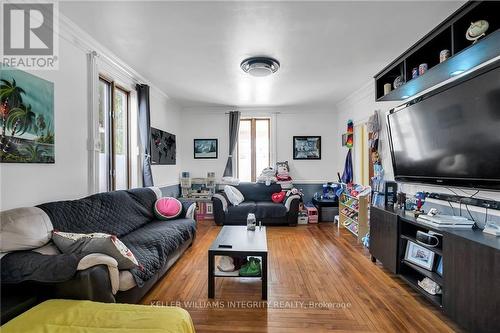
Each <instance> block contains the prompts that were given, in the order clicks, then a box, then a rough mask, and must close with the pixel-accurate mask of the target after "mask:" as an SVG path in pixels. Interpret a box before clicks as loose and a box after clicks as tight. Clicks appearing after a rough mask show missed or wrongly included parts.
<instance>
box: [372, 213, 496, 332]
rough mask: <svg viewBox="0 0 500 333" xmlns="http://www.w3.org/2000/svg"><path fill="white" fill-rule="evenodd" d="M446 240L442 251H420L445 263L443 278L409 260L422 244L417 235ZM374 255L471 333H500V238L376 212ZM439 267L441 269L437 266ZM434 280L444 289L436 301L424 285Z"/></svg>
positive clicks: (401, 215) (374, 218)
mask: <svg viewBox="0 0 500 333" xmlns="http://www.w3.org/2000/svg"><path fill="white" fill-rule="evenodd" d="M418 230H421V231H424V232H425V231H429V230H432V231H435V232H438V233H440V234H441V235H442V240H441V242H440V246H441V247H437V248H433V247H430V246H425V245H422V244H420V243H418V244H419V245H421V246H423V247H425V248H427V249H429V250H431V251H434V252H435V257H436V258H437V257H441V258H442V260H443V271H442V276H440V275H439V274H437V273H436V271H435V269H434V270H432V271H431V270H426V269H424V268H422V267H420V266H417V265H415V264H413V263H411V262H408V261H406V260H405V251H406V245H407V243H408V242H409V241H412V242H415V243H416V238H415V237H416V236H415V235H416V232H417V231H418ZM370 254H371V255H372V261H376V260H378V261H380V262H382V264H383V265H384V266H385V267H386V268H387V269H388V270H389V271H391V272H393V273H394V274H397V275H398V276H399V277H400V278H401V279H402V280H403V281H405V282H406V283H407V284H408V285H409V286H410V287H411V288H413V289H414V290H416V291H417V292H418V293H419V294H421V295H422V296H423V297H424V298H425V299H427V300H428V301H429V302H431V303H432V304H434V305H435V306H438V307H439V308H440V309H441V310H442V311H443V312H444V313H445V314H446V315H447V316H449V317H450V318H451V319H453V320H454V321H455V322H457V323H458V324H459V325H460V326H462V327H463V328H465V329H466V330H467V331H471V332H488V333H489V332H491V333H493V332H495V333H496V332H498V328H500V316H498V314H497V312H498V308H499V307H500V287H499V284H498V283H499V281H500V237H494V236H492V235H488V234H484V233H483V232H482V231H480V230H472V229H469V230H464V229H449V228H437V227H431V226H428V225H426V224H424V223H421V222H419V221H417V219H416V218H415V217H414V216H413V215H412V214H408V213H405V212H404V211H392V210H386V209H383V208H380V207H375V206H372V207H371V208H370ZM434 266H435V265H434ZM424 277H428V278H430V279H431V280H433V281H435V282H436V283H437V284H439V285H440V286H441V289H442V295H431V294H429V293H427V292H426V291H425V290H423V289H422V288H421V287H420V286H419V285H418V281H420V280H422V279H423V278H424Z"/></svg>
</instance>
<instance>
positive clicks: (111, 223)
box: [38, 188, 196, 287]
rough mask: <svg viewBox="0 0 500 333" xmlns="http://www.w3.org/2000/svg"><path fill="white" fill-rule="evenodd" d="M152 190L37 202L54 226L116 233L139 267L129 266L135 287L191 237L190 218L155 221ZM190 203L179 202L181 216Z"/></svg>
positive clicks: (75, 231)
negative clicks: (180, 203)
mask: <svg viewBox="0 0 500 333" xmlns="http://www.w3.org/2000/svg"><path fill="white" fill-rule="evenodd" d="M156 199H157V198H156V194H155V193H154V192H153V191H152V190H151V189H148V188H136V189H132V190H127V191H115V192H106V193H99V194H94V195H91V196H89V197H86V198H83V199H79V200H70V201H58V202H50V203H46V204H42V205H39V206H38V207H39V208H41V209H42V210H43V211H45V212H46V213H47V215H48V216H49V217H50V220H51V221H52V224H53V226H54V229H55V230H59V231H63V232H74V233H85V234H88V233H94V232H102V233H107V234H111V235H116V236H118V238H119V239H120V240H121V241H122V242H123V243H124V244H125V245H126V246H127V247H128V248H129V249H130V250H131V251H132V253H133V254H134V256H135V257H136V259H137V261H138V262H139V265H140V266H139V267H137V268H134V269H132V270H131V273H132V275H133V276H134V278H135V281H136V283H137V285H138V286H139V287H141V286H142V285H143V284H144V281H147V280H149V279H150V278H151V277H153V276H154V274H156V273H157V272H158V271H159V270H160V268H161V267H163V265H164V264H165V263H166V261H167V257H168V255H169V254H171V253H172V252H174V251H175V250H176V249H177V248H179V247H180V246H181V245H182V244H183V243H184V242H186V241H188V240H189V239H190V238H193V237H194V234H195V232H196V223H195V222H194V221H193V220H191V219H184V218H180V219H175V220H170V221H156V217H155V216H154V204H155V202H156ZM189 204H190V203H183V206H184V207H183V212H182V216H184V215H185V211H186V209H187V207H188V205H189Z"/></svg>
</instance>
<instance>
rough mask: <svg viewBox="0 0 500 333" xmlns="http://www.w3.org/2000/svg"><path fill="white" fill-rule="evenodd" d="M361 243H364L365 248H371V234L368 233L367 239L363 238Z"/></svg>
mask: <svg viewBox="0 0 500 333" xmlns="http://www.w3.org/2000/svg"><path fill="white" fill-rule="evenodd" d="M361 242H362V243H363V246H364V247H367V248H369V247H370V233H367V234H366V235H365V237H363V238H361Z"/></svg>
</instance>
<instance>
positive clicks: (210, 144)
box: [193, 139, 218, 159]
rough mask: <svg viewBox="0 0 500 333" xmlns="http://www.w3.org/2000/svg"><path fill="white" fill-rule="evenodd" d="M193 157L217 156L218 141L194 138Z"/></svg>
mask: <svg viewBox="0 0 500 333" xmlns="http://www.w3.org/2000/svg"><path fill="white" fill-rule="evenodd" d="M193 151H194V158H195V159H202V158H214V159H215V158H217V152H218V141H217V139H194V144H193Z"/></svg>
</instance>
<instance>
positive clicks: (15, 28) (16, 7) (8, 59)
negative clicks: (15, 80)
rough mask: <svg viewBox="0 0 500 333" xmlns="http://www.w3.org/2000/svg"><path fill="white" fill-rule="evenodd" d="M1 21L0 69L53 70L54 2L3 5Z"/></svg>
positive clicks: (55, 22)
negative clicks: (0, 49)
mask: <svg viewBox="0 0 500 333" xmlns="http://www.w3.org/2000/svg"><path fill="white" fill-rule="evenodd" d="M2 21H3V23H2V28H3V32H2V37H3V38H2V39H3V42H2V64H3V65H4V66H3V67H4V69H6V68H8V67H11V68H17V69H57V51H58V48H57V46H58V43H57V42H58V35H57V34H56V32H57V28H58V22H57V3H55V2H47V1H44V2H36V3H26V2H13V1H11V2H8V3H6V2H4V3H3V4H2Z"/></svg>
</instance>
